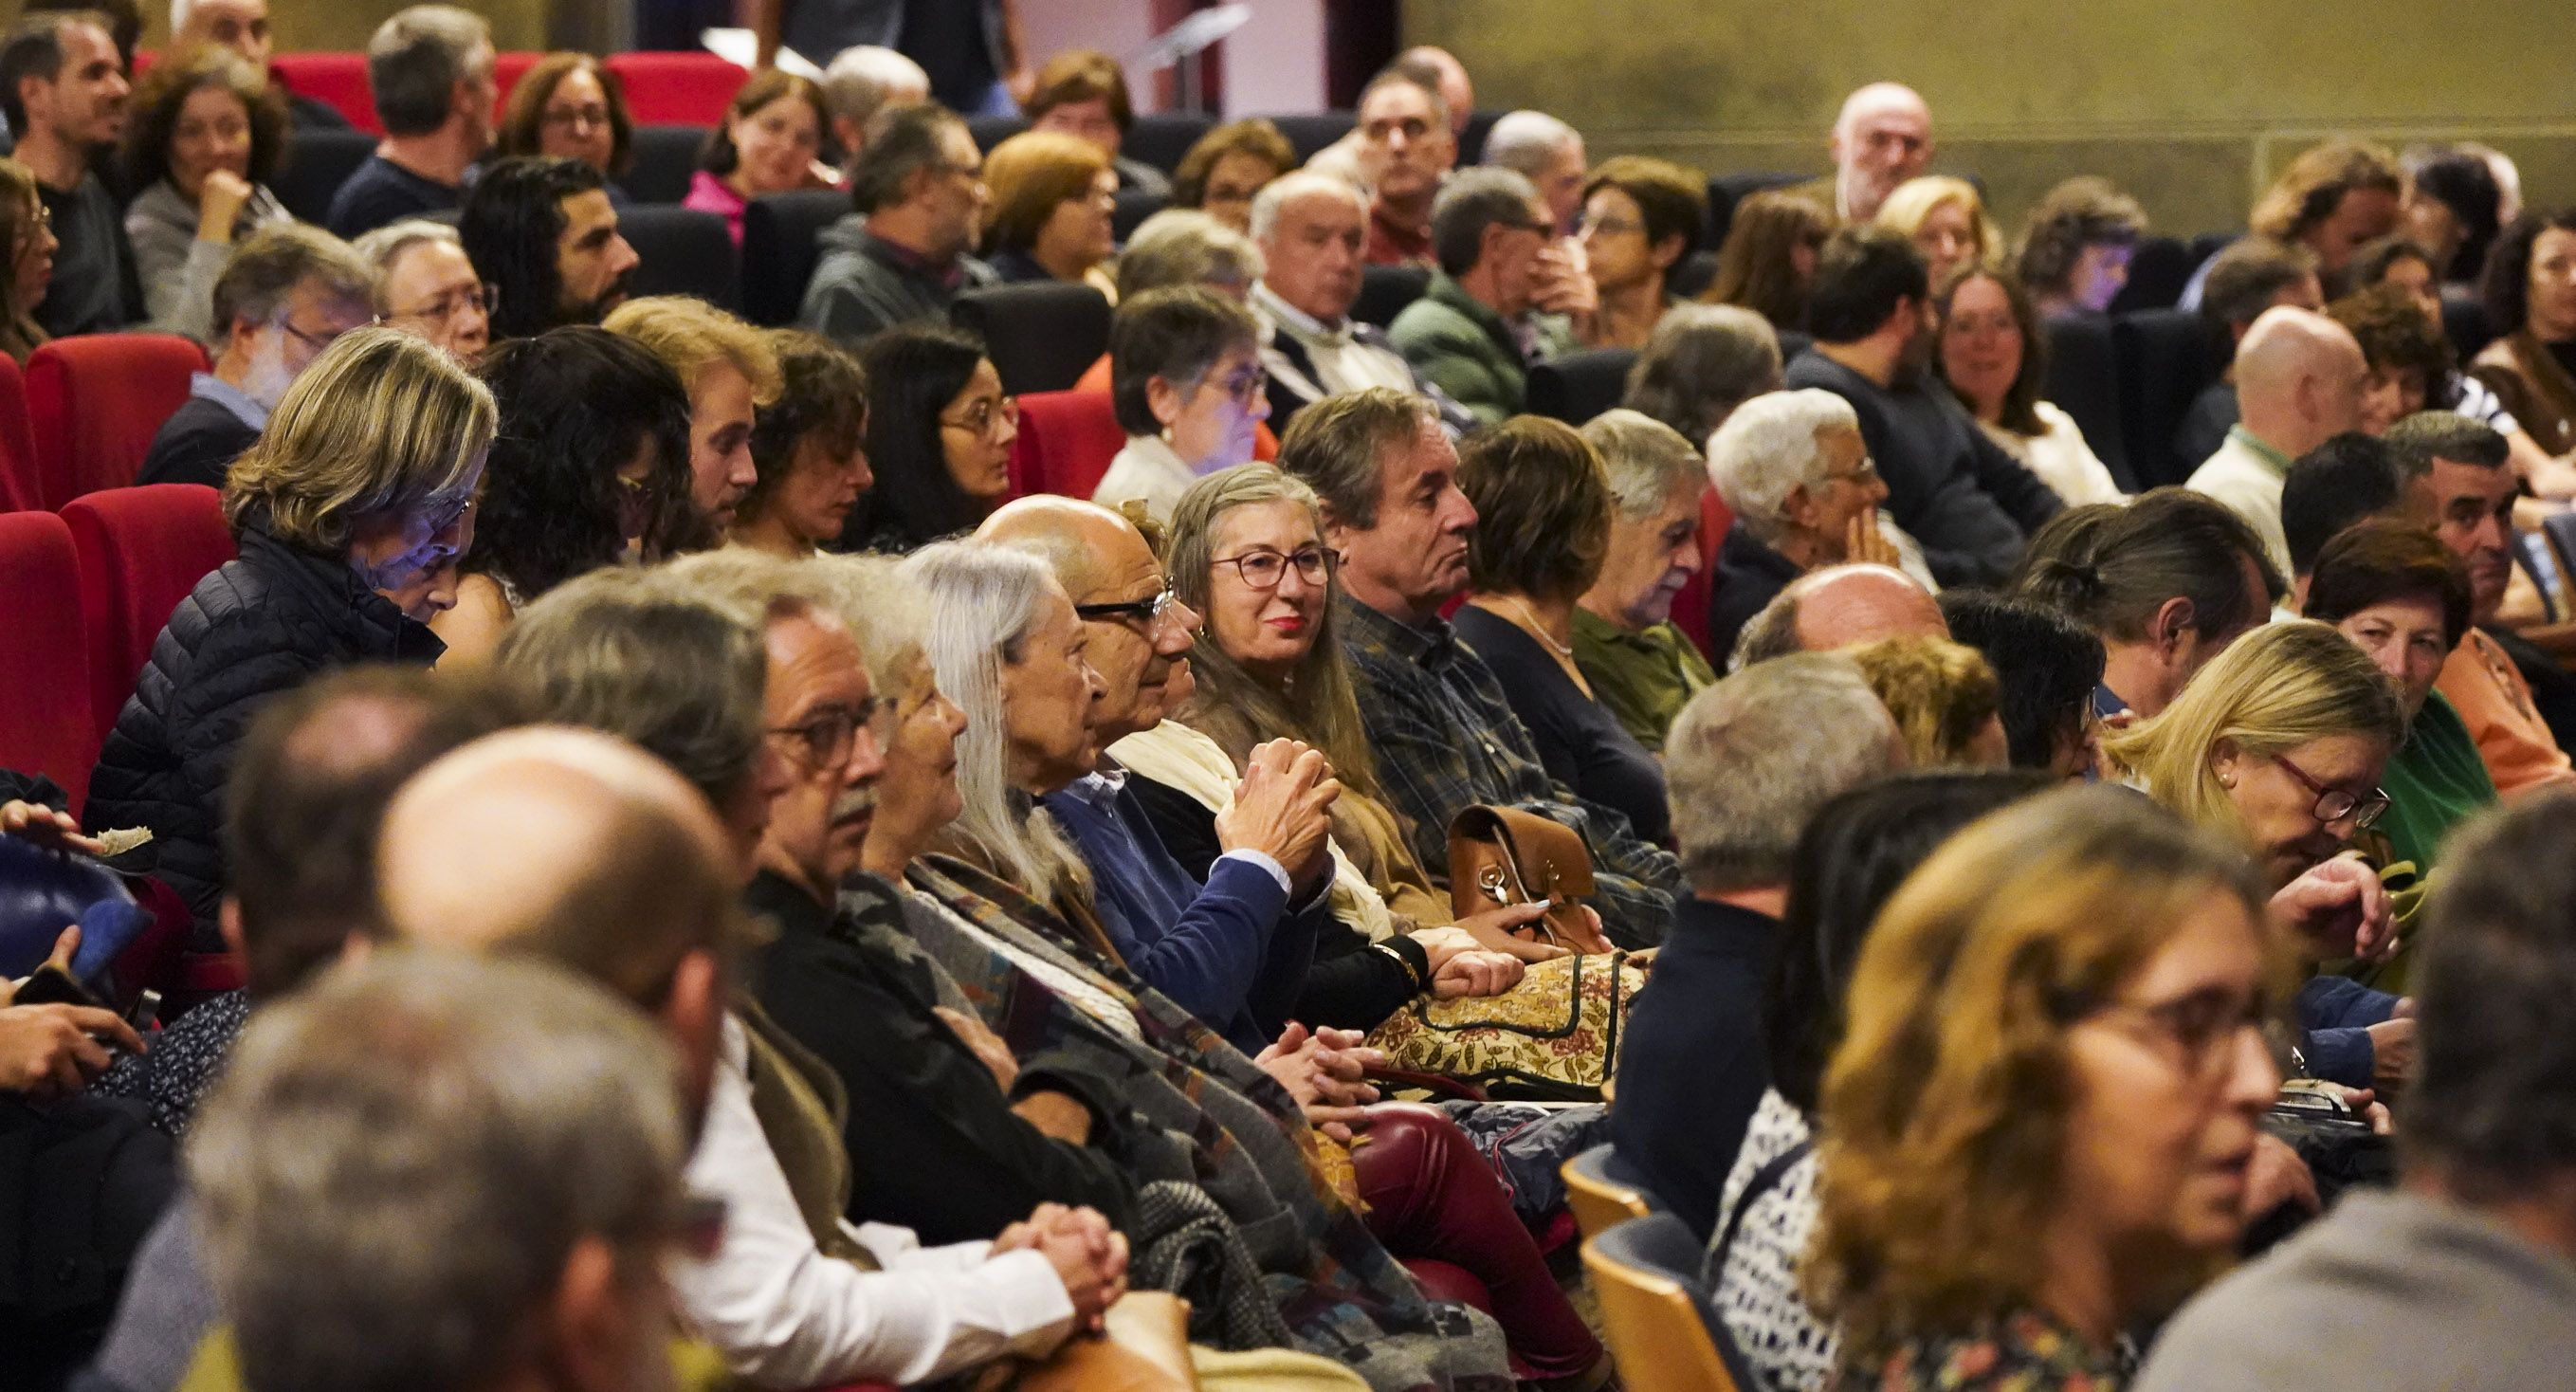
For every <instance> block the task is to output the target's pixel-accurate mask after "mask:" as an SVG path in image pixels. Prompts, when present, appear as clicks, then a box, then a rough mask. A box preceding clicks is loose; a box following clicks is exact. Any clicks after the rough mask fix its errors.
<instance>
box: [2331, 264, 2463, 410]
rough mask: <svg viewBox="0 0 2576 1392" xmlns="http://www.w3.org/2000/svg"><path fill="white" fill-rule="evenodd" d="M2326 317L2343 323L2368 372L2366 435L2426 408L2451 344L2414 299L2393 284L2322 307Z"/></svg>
mask: <svg viewBox="0 0 2576 1392" xmlns="http://www.w3.org/2000/svg"><path fill="white" fill-rule="evenodd" d="M2326 317H2327V318H2329V319H2332V320H2334V321H2335V322H2336V323H2338V324H2341V325H2343V328H2344V332H2346V333H2349V334H2351V335H2352V337H2353V342H2354V343H2355V344H2357V345H2359V346H2360V348H2361V360H2362V363H2363V365H2364V366H2365V368H2366V369H2367V375H2366V376H2365V377H2364V378H2363V379H2362V388H2361V419H2360V420H2359V422H2357V428H2359V429H2360V430H2361V431H2362V432H2363V433H2364V434H2368V435H2385V434H2387V433H2388V427H2390V426H2392V425H2395V424H2396V423H2397V422H2398V421H2400V420H2403V419H2405V418H2406V417H2408V416H2411V415H2413V414H2415V413H2416V412H2418V411H2421V410H2423V409H2424V407H2425V405H2426V404H2427V403H2428V402H2429V401H2430V400H2431V397H2432V393H2433V391H2434V389H2435V388H2438V387H2442V386H2444V385H2446V384H2447V383H2448V382H2449V380H2450V375H2451V345H2450V341H2449V340H2448V339H2445V338H2444V337H2442V329H2441V325H2440V322H2439V321H2438V320H2428V319H2426V318H2425V317H2424V311H2423V307H2422V306H2421V305H2419V304H2417V303H2416V302H2415V299H2414V297H2412V296H2410V295H2409V294H2407V293H2406V291H2405V290H2403V289H2402V288H2400V287H2398V286H2395V285H2382V286H2378V287H2375V288H2373V289H2369V290H2358V291H2355V292H2353V293H2352V294H2349V295H2346V296H2344V297H2343V298H2342V299H2339V300H2336V301H2335V302H2334V303H2333V304H2330V305H2328V306H2326Z"/></svg>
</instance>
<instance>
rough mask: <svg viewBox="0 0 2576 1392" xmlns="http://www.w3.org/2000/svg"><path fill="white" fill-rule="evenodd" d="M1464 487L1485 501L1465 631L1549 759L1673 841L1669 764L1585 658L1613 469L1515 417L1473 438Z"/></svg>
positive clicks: (1462, 460) (1461, 472)
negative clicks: (1648, 745) (1583, 611)
mask: <svg viewBox="0 0 2576 1392" xmlns="http://www.w3.org/2000/svg"><path fill="white" fill-rule="evenodd" d="M1458 489H1459V491H1460V492H1462V493H1464V494H1465V495H1466V496H1467V502H1468V503H1469V505H1470V506H1472V507H1474V508H1475V510H1476V529H1475V531H1474V532H1473V533H1472V534H1471V536H1470V538H1469V542H1468V548H1467V584H1468V587H1469V598H1468V600H1467V603H1466V605H1465V606H1464V607H1462V608H1460V609H1459V610H1458V611H1457V614H1456V616H1455V617H1454V619H1453V620H1452V621H1453V622H1454V623H1455V624H1456V625H1457V632H1458V637H1459V639H1460V640H1461V641H1463V642H1465V643H1466V644H1467V645H1468V646H1469V647H1470V648H1472V649H1473V650H1474V651H1475V653H1476V656H1477V657H1478V658H1480V659H1482V660H1483V662H1484V664H1485V666H1486V667H1487V668H1488V669H1490V670H1491V671H1492V672H1493V674H1494V677H1495V680H1496V681H1497V682H1498V683H1500V685H1501V687H1502V691H1503V699H1504V700H1505V701H1506V702H1507V703H1509V705H1510V706H1511V708H1512V714H1513V715H1515V716H1516V717H1518V718H1519V720H1520V723H1521V728H1523V729H1524V730H1526V731H1528V733H1529V737H1530V744H1531V746H1532V747H1533V748H1535V749H1536V750H1537V751H1538V756H1539V764H1540V766H1541V767H1542V768H1544V769H1546V770H1547V776H1548V777H1549V778H1550V779H1551V780H1553V781H1554V782H1556V783H1557V784H1559V785H1561V786H1563V787H1566V788H1571V789H1573V790H1574V794H1575V796H1577V797H1579V798H1582V799H1583V800H1584V801H1586V802H1592V803H1598V804H1599V805H1601V806H1603V807H1607V808H1610V809H1612V810H1614V811H1616V812H1618V813H1619V814H1620V815H1622V816H1624V817H1626V818H1627V819H1628V824H1629V825H1630V826H1631V827H1634V828H1635V829H1636V833H1637V836H1638V838H1639V839H1641V840H1645V841H1651V842H1654V843H1656V844H1659V845H1660V844H1664V843H1667V842H1669V841H1670V840H1671V839H1672V834H1671V814H1670V812H1669V810H1668V808H1667V807H1666V805H1665V801H1664V775H1663V770H1662V768H1661V767H1659V766H1658V765H1657V764H1656V762H1655V757H1654V756H1653V755H1652V754H1649V753H1647V752H1646V750H1645V748H1644V747H1643V746H1642V745H1640V744H1638V742H1637V740H1636V737H1635V736H1633V735H1630V734H1629V733H1628V731H1627V730H1626V728H1625V727H1623V726H1622V725H1621V724H1620V723H1619V717H1618V716H1617V715H1616V714H1614V713H1613V712H1612V711H1611V710H1610V708H1609V707H1608V706H1606V705H1604V704H1603V703H1602V701H1601V699H1600V697H1598V696H1597V695H1595V694H1594V692H1593V690H1592V683H1591V681H1590V680H1589V679H1588V678H1586V677H1585V676H1584V674H1583V669H1582V668H1581V667H1580V666H1579V665H1577V664H1576V662H1575V650H1574V613H1575V610H1576V609H1577V608H1579V607H1580V604H1581V601H1582V599H1583V595H1584V593H1585V592H1586V591H1588V590H1590V589H1591V588H1592V584H1593V582H1594V581H1596V580H1598V579H1600V578H1601V571H1602V568H1603V565H1604V563H1605V562H1606V561H1607V560H1608V556H1609V546H1610V479H1609V476H1608V474H1607V472H1606V471H1605V470H1604V468H1603V466H1602V463H1601V456H1600V454H1599V453H1598V452H1597V451H1595V450H1594V449H1593V448H1592V444H1591V442H1590V441H1588V440H1586V439H1584V437H1583V436H1582V435H1581V434H1579V433H1578V432H1576V430H1575V429H1574V427H1572V426H1570V425H1567V424H1565V423H1564V422H1562V421H1552V420H1548V419H1546V418H1544V417H1540V416H1515V417H1513V418H1512V419H1510V420H1508V421H1505V422H1504V423H1503V424H1501V425H1499V426H1496V427H1494V428H1493V429H1491V430H1486V431H1480V432H1478V433H1476V434H1474V435H1471V436H1469V437H1468V438H1467V441H1466V446H1465V448H1463V449H1461V450H1460V451H1459V453H1458Z"/></svg>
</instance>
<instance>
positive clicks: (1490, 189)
mask: <svg viewBox="0 0 2576 1392" xmlns="http://www.w3.org/2000/svg"><path fill="white" fill-rule="evenodd" d="M1537 206H1538V189H1537V188H1536V187H1534V186H1532V185H1531V183H1530V181H1529V180H1527V179H1524V178H1522V177H1521V176H1520V175H1518V174H1516V173H1514V172H1512V171H1511V170H1508V169H1496V168H1494V167H1492V166H1490V165H1480V166H1478V167H1476V168H1473V169H1461V170H1459V171H1458V172H1457V173H1455V174H1452V175H1450V176H1449V181H1448V182H1447V183H1445V184H1442V185H1441V186H1440V196H1439V197H1437V198H1435V199H1433V200H1432V201H1431V251H1432V255H1433V257H1434V258H1435V259H1437V260H1438V261H1439V263H1440V269H1441V270H1443V271H1446V272H1448V273H1449V274H1451V275H1453V276H1458V275H1465V274H1466V273H1467V272H1468V271H1470V270H1473V269H1474V268H1475V265H1476V262H1477V261H1479V260H1481V259H1482V258H1483V257H1484V254H1485V229H1486V228H1488V227H1491V226H1493V225H1494V224H1496V223H1498V222H1503V223H1510V224H1512V225H1513V226H1516V227H1517V226H1524V225H1527V224H1528V223H1529V222H1531V221H1532V220H1533V218H1534V217H1535V216H1536V214H1535V213H1534V212H1533V210H1534V209H1536V208H1537Z"/></svg>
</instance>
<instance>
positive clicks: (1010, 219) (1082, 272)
mask: <svg viewBox="0 0 2576 1392" xmlns="http://www.w3.org/2000/svg"><path fill="white" fill-rule="evenodd" d="M984 179H985V182H986V183H987V184H989V185H990V186H991V188H992V191H993V205H992V209H991V211H990V212H988V213H987V214H986V215H985V218H984V245H983V253H984V263H985V264H986V265H988V266H990V267H992V268H993V273H994V274H995V275H997V276H999V277H1001V278H1002V280H1004V281H1005V282H1016V281H1031V280H1069V281H1075V282H1078V283H1080V284H1085V285H1089V286H1090V287H1091V288H1093V289H1095V290H1098V291H1099V292H1101V294H1103V295H1104V296H1110V297H1113V298H1114V297H1115V295H1116V293H1117V285H1116V283H1115V282H1113V281H1112V280H1111V279H1110V278H1109V273H1108V271H1107V269H1106V266H1107V263H1108V261H1109V258H1110V257H1111V256H1112V255H1113V254H1115V253H1116V251H1117V250H1118V246H1117V238H1116V235H1115V234H1114V233H1113V232H1112V230H1111V227H1110V215H1111V214H1113V213H1115V212H1116V211H1117V208H1118V181H1117V180H1118V176H1117V175H1116V173H1115V172H1113V171H1112V170H1111V169H1110V167H1109V157H1108V156H1106V155H1104V154H1102V153H1101V152H1100V147H1098V146H1097V145H1094V144H1092V143H1091V142H1090V141H1088V140H1085V139H1083V138H1082V137H1080V136H1074V135H1065V134H1062V133H1060V132H1056V131H1046V130H1036V131H1027V132H1023V133H1022V134H1019V135H1015V136H1012V137H1011V138H1010V139H1008V140H1005V141H1003V142H1002V143H1001V144H999V145H996V146H994V147H993V153H992V154H991V155H990V156H988V157H986V159H985V161H984Z"/></svg>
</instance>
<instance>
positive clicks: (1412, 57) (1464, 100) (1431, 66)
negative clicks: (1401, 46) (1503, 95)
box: [1388, 44, 1476, 140]
mask: <svg viewBox="0 0 2576 1392" xmlns="http://www.w3.org/2000/svg"><path fill="white" fill-rule="evenodd" d="M1388 66H1389V67H1390V68H1392V69H1394V70H1395V71H1397V72H1400V73H1404V74H1406V75H1407V76H1410V77H1411V78H1412V79H1413V80H1414V81H1415V82H1417V83H1419V84H1421V85H1422V86H1424V87H1427V88H1429V89H1431V90H1432V91H1434V92H1437V93H1439V94H1440V104H1441V105H1442V106H1444V107H1447V108H1448V109H1449V133H1450V134H1451V135H1453V136H1456V137H1458V138H1460V139H1462V140H1463V139H1465V138H1466V135H1467V122H1468V120H1469V118H1471V117H1473V116H1474V115H1475V113H1476V84H1475V82H1474V81H1473V80H1471V79H1470V78H1469V77H1468V76H1467V65H1466V64H1464V63H1461V62H1459V61H1458V55H1457V54H1454V53H1451V52H1450V51H1449V50H1447V49H1445V48H1442V47H1440V46H1439V45H1437V44H1415V45H1414V46H1413V47H1411V48H1408V49H1406V50H1405V51H1403V52H1402V53H1399V54H1397V55H1395V61H1394V62H1393V63H1390V64H1388Z"/></svg>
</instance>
